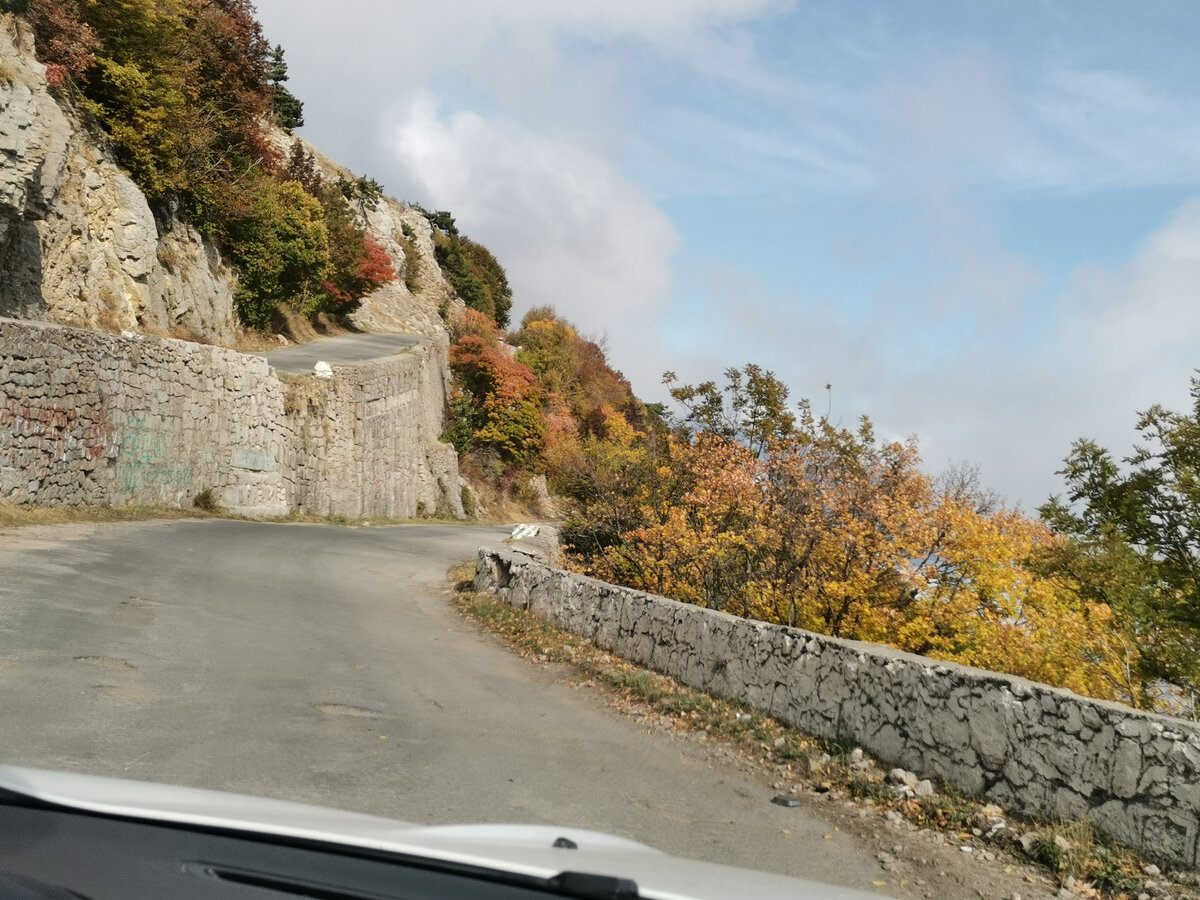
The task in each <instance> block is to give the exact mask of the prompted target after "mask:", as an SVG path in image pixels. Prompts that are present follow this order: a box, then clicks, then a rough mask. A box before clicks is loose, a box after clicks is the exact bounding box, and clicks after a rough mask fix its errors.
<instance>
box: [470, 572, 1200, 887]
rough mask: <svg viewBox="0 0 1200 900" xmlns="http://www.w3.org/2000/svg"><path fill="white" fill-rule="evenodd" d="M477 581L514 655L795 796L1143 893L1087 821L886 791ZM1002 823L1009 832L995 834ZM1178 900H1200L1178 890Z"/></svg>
mask: <svg viewBox="0 0 1200 900" xmlns="http://www.w3.org/2000/svg"><path fill="white" fill-rule="evenodd" d="M474 575H475V566H474V564H473V563H464V564H463V565H461V566H456V567H455V568H453V569H451V570H450V572H449V573H448V576H449V578H450V581H451V583H452V584H453V585H454V588H455V590H456V592H457V604H458V606H459V609H460V610H462V611H463V612H464V613H465V614H467V615H469V616H471V617H472V618H474V619H475V620H477V621H479V622H480V623H482V624H483V625H484V626H485V627H487V628H488V629H489V630H490V631H492V632H494V633H496V634H497V635H499V636H500V637H501V638H502V639H503V640H504V641H505V643H507V644H508V645H509V646H510V647H511V648H512V649H513V650H515V651H516V652H518V653H520V654H521V655H523V656H525V657H527V658H529V659H532V660H535V661H537V662H541V663H559V664H566V665H568V666H570V667H571V668H572V669H573V670H574V675H575V677H576V678H577V679H579V680H580V681H581V683H582V684H584V685H594V686H597V687H599V688H601V689H603V690H605V691H608V692H609V694H610V697H611V701H612V705H614V706H615V707H617V708H618V709H620V710H621V711H623V712H625V713H627V714H630V715H634V716H637V717H639V718H642V719H644V720H650V721H652V722H656V723H657V724H659V725H661V726H662V727H665V728H667V729H668V730H671V731H675V732H685V733H686V732H702V733H703V735H704V737H705V738H706V739H707V740H709V741H724V742H727V744H729V745H730V746H731V749H732V750H733V751H734V752H735V753H736V754H737V755H738V756H739V757H740V758H743V759H749V760H751V762H752V764H753V765H754V766H755V767H757V768H758V769H759V770H760V771H762V772H764V773H769V774H770V775H771V776H772V777H778V776H779V774H780V773H781V771H782V772H784V773H786V776H785V778H784V781H785V782H788V783H790V785H791V788H790V789H791V790H792V792H793V793H798V792H799V791H801V790H808V791H815V792H817V793H832V794H834V795H835V796H841V797H845V798H855V799H857V800H858V801H859V802H860V803H862V804H863V805H864V806H867V807H870V808H873V809H875V810H877V811H878V812H879V813H881V814H882V813H892V812H894V813H899V815H901V816H903V817H904V818H905V819H907V820H908V821H909V822H911V823H912V824H913V826H915V827H918V828H925V829H930V830H931V831H934V832H937V833H940V834H941V835H943V838H942V840H944V841H945V842H947V843H951V844H962V845H964V846H967V845H970V846H973V847H976V848H978V849H983V848H985V847H986V848H990V849H992V850H993V851H1000V852H1007V853H1010V854H1012V855H1013V856H1015V857H1017V858H1019V859H1022V860H1024V861H1025V862H1028V863H1034V864H1037V865H1039V866H1042V867H1043V868H1044V869H1045V870H1046V871H1047V872H1048V874H1050V875H1051V876H1052V877H1053V878H1055V879H1056V880H1057V881H1058V883H1059V884H1060V885H1062V886H1064V887H1066V888H1069V889H1070V892H1071V893H1073V894H1078V895H1080V896H1083V897H1101V896H1104V897H1116V898H1121V897H1124V898H1130V897H1136V896H1137V895H1138V893H1139V891H1141V890H1142V889H1143V888H1144V885H1145V878H1144V876H1143V875H1142V869H1143V866H1144V865H1145V860H1144V859H1142V858H1141V857H1140V856H1139V855H1138V854H1136V853H1134V852H1133V851H1132V850H1129V849H1127V848H1124V847H1119V846H1117V845H1115V844H1113V843H1111V842H1110V841H1107V840H1106V839H1104V838H1102V837H1101V836H1100V835H1099V834H1097V832H1096V831H1095V829H1094V828H1093V827H1092V826H1091V825H1090V824H1089V823H1086V822H1050V821H1040V822H1039V821H1032V820H1028V821H1018V820H1017V819H1016V818H1015V817H1014V816H1012V815H1011V814H1009V813H1002V811H1001V810H999V809H998V808H997V807H995V806H991V805H988V804H981V803H979V802H977V801H975V800H972V799H970V798H966V797H963V796H962V795H960V794H959V793H957V792H956V791H954V790H953V789H947V788H941V789H939V791H938V792H937V793H936V794H935V795H934V796H932V797H925V798H920V799H918V798H913V797H906V796H904V795H902V794H898V793H896V792H895V791H894V790H893V789H892V786H891V785H890V784H888V783H887V778H886V773H885V771H884V770H883V769H881V768H880V767H879V766H877V765H874V764H872V763H871V762H870V761H869V758H867V759H868V761H867V764H866V765H865V766H864V764H863V763H862V762H859V763H857V764H856V763H855V762H854V761H853V757H852V751H853V749H854V748H853V747H852V746H849V745H844V744H838V743H836V742H832V741H826V740H823V739H820V738H815V737H813V736H812V735H806V734H803V733H801V732H799V731H796V730H795V729H793V728H789V727H788V726H786V725H784V724H782V723H780V722H778V721H776V720H775V719H772V718H771V717H769V716H765V715H763V714H761V713H759V712H756V711H754V710H752V709H749V708H748V707H746V706H744V705H743V704H740V703H736V702H731V701H728V700H721V699H718V698H715V697H712V696H709V695H708V694H705V693H702V692H700V691H696V690H693V689H691V688H688V687H684V686H683V685H681V684H679V683H678V682H676V681H675V680H674V679H671V678H668V677H666V676H664V675H660V674H658V673H656V672H651V671H649V670H646V669H642V668H639V667H638V666H634V665H632V664H631V663H628V662H625V661H624V660H622V659H619V658H617V657H615V656H613V655H611V654H609V653H605V652H604V651H602V650H600V649H599V648H597V647H595V646H594V645H592V644H590V643H589V642H587V641H585V640H583V639H582V638H580V637H577V636H575V635H573V634H569V633H567V632H565V631H561V630H560V629H558V628H555V627H554V626H553V625H550V624H549V623H548V622H545V621H543V620H541V619H539V618H537V617H536V616H534V615H533V614H531V613H529V612H527V611H525V610H522V609H518V608H515V607H511V606H508V605H507V604H505V603H502V602H500V601H499V600H497V599H496V598H495V597H494V596H492V595H490V594H477V593H474V592H473V583H472V582H473V579H474ZM779 786H780V785H779V784H777V785H776V787H779ZM1000 819H1003V821H1004V823H1005V824H1004V827H1001V828H996V827H995V825H996V822H997V821H998V820H1000ZM1022 838H1024V840H1022ZM1179 877H1181V878H1184V879H1185V880H1186V878H1187V876H1179ZM1157 890H1159V892H1160V893H1161V888H1159V889H1157ZM1171 894H1172V896H1174V897H1176V898H1198V897H1200V893H1196V892H1195V891H1190V890H1189V889H1188V888H1185V887H1182V886H1180V885H1178V884H1176V885H1173V886H1172V888H1171Z"/></svg>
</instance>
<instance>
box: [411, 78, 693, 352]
mask: <svg viewBox="0 0 1200 900" xmlns="http://www.w3.org/2000/svg"><path fill="white" fill-rule="evenodd" d="M391 146H392V149H393V150H394V152H395V154H396V157H397V160H398V162H399V163H400V165H402V166H403V169H404V171H405V173H406V175H407V178H408V180H409V184H410V186H411V188H412V190H413V191H415V192H416V194H417V195H419V196H423V197H428V198H429V202H430V203H432V204H434V205H436V206H437V207H439V208H446V209H449V210H451V211H453V213H454V214H455V216H456V217H457V219H458V222H459V224H460V225H461V226H462V227H463V228H464V230H466V231H467V232H469V234H470V235H471V236H472V237H474V238H476V239H478V240H480V241H481V242H483V243H484V244H486V245H487V246H488V247H489V248H490V249H492V250H493V251H494V252H495V253H496V255H497V257H498V258H499V259H500V260H502V261H503V263H504V265H505V268H506V269H507V271H508V274H509V280H510V281H511V283H512V285H513V291H514V295H515V297H516V299H517V302H518V304H519V306H520V308H521V309H523V308H527V307H529V306H533V305H538V304H543V303H549V304H553V305H554V306H555V307H557V308H558V309H559V311H560V312H562V313H563V314H565V315H566V316H567V317H568V318H570V319H571V320H572V321H574V322H575V323H576V324H578V325H579V326H580V327H581V328H582V329H583V331H584V332H586V333H592V334H602V333H603V332H605V331H606V330H607V329H608V328H610V327H613V328H614V329H617V328H619V329H620V331H621V336H622V339H621V341H620V344H619V345H614V346H613V347H612V352H613V355H614V357H615V360H616V364H617V365H618V366H620V367H622V368H624V369H627V370H629V371H630V374H632V370H633V368H634V367H639V368H640V366H641V364H642V363H643V362H644V361H645V360H646V359H647V357H650V358H657V357H660V356H661V350H660V349H659V347H658V315H659V312H660V311H661V309H662V308H663V306H664V304H665V303H666V301H667V298H668V296H669V292H670V287H671V268H670V257H671V255H672V254H673V253H674V251H675V249H676V247H677V245H678V237H677V235H676V233H675V230H674V228H673V227H672V226H671V223H670V222H669V221H668V220H667V219H666V217H665V216H664V215H663V214H662V212H661V211H660V210H659V209H658V208H657V207H656V206H654V204H653V203H651V202H650V201H649V200H648V199H647V198H646V197H645V195H644V194H642V192H641V191H639V190H638V189H637V188H636V187H635V186H633V185H632V184H630V183H629V182H628V181H626V180H625V179H624V178H623V177H622V176H621V175H620V173H619V172H618V171H617V170H616V169H615V168H614V167H613V165H612V164H611V163H609V162H608V161H607V160H605V159H604V158H602V157H601V156H599V155H597V154H595V153H593V152H589V151H588V150H585V149H583V148H582V147H580V146H578V145H576V144H574V143H571V142H568V141H564V140H556V139H554V138H551V137H547V136H545V135H543V134H539V133H534V132H531V131H528V130H526V129H523V128H522V127H521V126H519V125H517V124H516V123H514V122H512V121H509V120H505V119H497V120H488V119H485V118H483V117H482V116H479V115H477V114H475V113H467V112H460V113H456V114H454V115H451V116H446V117H443V116H441V115H440V114H439V111H438V110H437V108H436V106H435V104H434V102H433V101H432V99H430V98H428V97H426V98H422V99H419V100H417V101H416V102H414V103H413V104H412V105H411V106H410V107H409V108H408V110H407V111H406V113H405V114H404V115H403V117H402V118H401V119H400V120H399V121H398V122H397V123H395V125H394V127H393V129H392V140H391ZM656 365H657V364H656Z"/></svg>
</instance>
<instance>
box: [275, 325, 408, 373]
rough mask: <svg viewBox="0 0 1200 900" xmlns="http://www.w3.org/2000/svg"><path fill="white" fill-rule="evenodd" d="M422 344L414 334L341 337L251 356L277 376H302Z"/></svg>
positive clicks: (321, 339)
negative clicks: (318, 368)
mask: <svg viewBox="0 0 1200 900" xmlns="http://www.w3.org/2000/svg"><path fill="white" fill-rule="evenodd" d="M423 340H425V339H424V338H423V337H421V336H420V335H414V334H343V335H338V336H337V337H329V338H320V339H319V340H315V341H309V342H308V343H306V344H293V345H292V346H291V347H283V348H281V349H279V350H269V351H267V352H265V353H254V354H252V355H253V356H265V357H266V358H267V361H268V362H269V363H270V364H271V365H272V366H274V367H275V368H276V369H279V370H280V371H281V372H292V373H295V374H297V375H302V374H304V373H306V372H311V371H312V370H313V366H315V365H316V364H317V363H318V362H320V361H324V362H327V363H329V364H330V365H335V366H336V365H339V364H347V363H356V362H363V361H365V360H368V359H379V358H380V357H383V356H392V355H393V354H396V353H400V352H402V351H404V350H407V349H408V348H409V347H412V346H415V345H416V344H419V343H420V342H421V341H423Z"/></svg>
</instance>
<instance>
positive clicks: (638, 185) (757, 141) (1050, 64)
mask: <svg viewBox="0 0 1200 900" xmlns="http://www.w3.org/2000/svg"><path fill="white" fill-rule="evenodd" d="M257 5H258V9H259V14H260V18H261V20H262V22H263V24H264V27H265V30H266V32H267V36H268V38H269V39H270V40H271V41H273V42H275V41H278V42H280V43H282V44H283V46H284V48H285V50H286V51H287V58H288V61H289V63H290V66H291V75H292V81H291V87H292V88H293V90H294V92H295V93H296V94H297V95H299V96H300V97H301V99H303V100H304V101H305V104H306V107H305V116H306V121H307V124H306V126H305V127H304V128H303V129H302V131H301V133H302V134H303V136H304V137H305V138H307V139H308V140H310V141H311V142H312V143H314V144H316V145H317V146H319V147H320V148H321V149H323V150H324V151H325V152H327V153H329V154H330V155H332V156H333V157H334V158H336V159H338V160H340V161H342V162H344V163H345V164H346V165H348V166H351V167H352V168H354V169H355V170H357V171H360V172H366V173H367V174H370V175H372V176H373V177H375V178H377V179H379V180H380V181H382V182H383V183H384V184H385V186H386V187H387V189H388V192H389V193H391V194H393V195H394V196H397V197H400V198H401V199H412V200H417V201H420V202H422V203H423V204H425V205H427V206H431V207H437V208H445V209H450V210H451V211H452V212H454V213H455V215H456V216H457V218H458V222H459V225H460V227H461V228H462V229H463V230H464V231H465V232H466V233H467V234H469V235H470V236H471V237H473V238H475V239H477V240H480V241H481V242H483V243H484V244H486V245H488V246H489V247H490V248H491V249H492V250H493V251H494V252H495V253H496V255H497V257H498V258H499V259H500V261H501V262H502V263H503V264H504V265H505V267H506V268H507V270H508V274H509V278H510V281H511V282H512V284H513V286H514V290H515V310H516V313H517V315H518V316H519V315H520V313H521V312H522V311H523V310H524V309H526V308H528V307H529V306H532V305H536V304H542V303H552V304H554V305H555V306H556V307H557V308H558V309H559V310H560V311H562V312H563V313H564V314H565V315H567V316H568V317H569V318H571V319H572V320H574V321H575V322H576V323H577V324H578V325H579V326H580V327H581V329H582V330H583V331H584V332H585V333H588V334H591V335H595V336H603V337H605V338H606V340H607V346H608V349H609V355H610V358H611V359H612V360H613V361H614V363H615V364H616V365H617V366H618V367H619V368H621V369H622V370H623V371H624V372H625V374H626V375H627V376H629V377H630V379H631V380H632V381H633V384H634V388H635V390H636V391H637V392H638V394H639V395H640V396H641V397H643V398H644V399H647V400H656V399H665V397H664V395H663V391H662V388H661V386H660V384H659V377H660V375H661V373H662V372H663V371H664V370H667V369H671V370H674V371H676V372H678V373H679V374H680V375H681V376H682V377H683V378H685V379H687V380H701V379H705V378H710V377H718V376H719V374H720V372H721V371H722V370H723V369H724V368H725V367H727V366H730V365H741V364H743V363H746V362H750V361H753V362H757V363H759V364H761V365H764V366H766V367H768V368H770V369H772V370H773V371H775V373H776V374H777V375H779V376H780V377H781V378H782V379H783V380H784V381H785V382H787V383H788V384H789V385H790V386H791V388H792V392H793V395H794V396H795V397H797V398H798V397H803V396H808V397H812V398H814V400H816V399H817V398H818V397H819V398H821V400H822V402H821V403H820V404H819V406H820V407H822V408H823V407H824V404H825V402H826V397H825V391H824V386H825V384H826V383H831V384H832V385H833V390H832V402H831V409H832V418H833V419H835V420H837V421H841V422H843V423H845V424H853V423H854V422H855V421H856V419H857V417H858V416H859V415H862V414H868V415H870V417H871V418H872V419H873V421H874V422H875V423H876V427H877V430H878V432H879V433H880V434H881V435H883V436H888V437H904V436H907V435H916V436H917V438H918V440H919V442H920V445H921V448H922V453H923V456H924V458H925V460H926V465H927V467H928V468H929V469H930V471H932V472H936V471H939V470H941V469H943V468H945V467H946V466H947V465H948V464H950V463H957V462H968V463H974V464H977V465H978V466H979V467H980V469H981V475H982V479H983V481H984V482H985V483H986V484H988V485H990V486H992V487H993V488H995V489H996V490H998V491H999V492H1000V493H1001V494H1003V495H1004V496H1005V497H1007V498H1008V499H1009V500H1010V501H1011V502H1020V503H1022V504H1023V505H1024V506H1025V507H1026V508H1027V509H1031V508H1032V507H1033V506H1034V505H1036V504H1037V503H1039V502H1041V501H1042V500H1044V499H1045V498H1046V496H1047V495H1049V494H1050V493H1051V492H1053V491H1055V490H1057V489H1058V488H1059V479H1058V477H1057V476H1056V475H1055V474H1054V471H1055V469H1056V468H1058V466H1059V465H1060V462H1061V459H1062V457H1063V455H1064V454H1065V453H1066V452H1067V450H1068V448H1069V445H1070V442H1071V441H1072V440H1073V439H1074V438H1076V437H1079V436H1082V435H1089V436H1093V437H1095V438H1097V439H1099V440H1100V441H1101V442H1102V443H1106V444H1108V445H1110V446H1112V447H1113V448H1114V449H1117V450H1119V451H1120V452H1122V453H1124V452H1126V451H1127V450H1128V449H1129V448H1130V447H1131V445H1132V442H1133V439H1134V433H1133V429H1132V425H1133V422H1134V418H1135V411H1136V410H1140V409H1144V408H1145V407H1147V406H1148V405H1150V404H1152V403H1156V402H1157V403H1162V404H1164V405H1166V406H1168V407H1173V408H1183V407H1185V406H1186V405H1187V404H1188V403H1189V399H1188V379H1189V377H1190V375H1191V374H1192V372H1193V369H1194V368H1195V367H1196V366H1197V365H1200V353H1197V347H1198V344H1200V303H1197V296H1196V295H1197V289H1198V288H1200V56H1198V55H1197V54H1196V53H1195V52H1194V48H1195V41H1196V38H1197V37H1198V36H1200V7H1198V6H1196V5H1195V4H1194V3H1190V2H1176V3H1171V2H1145V3H1138V4H1130V3H1118V2H1103V0H1097V2H1087V3H1084V2H1081V0H1071V2H1066V0H1064V2H1051V0H1041V2H1035V0H1029V2H1013V3H1005V4H997V3H994V2H952V0H945V2H936V3H935V2H925V3H918V2H895V0H891V2H885V0H878V2H865V0H863V2H858V0H838V2H821V3H817V2H808V3H805V2H787V0H637V2H635V0H570V2H562V0H494V2H483V0H474V2H466V0H463V2H457V3H440V4H439V3H429V2H422V3H413V2H407V0H403V2H397V0H344V2H343V3H341V4H339V6H338V12H337V13H334V12H332V8H331V7H330V6H329V4H328V3H327V2H325V0H258V3H257Z"/></svg>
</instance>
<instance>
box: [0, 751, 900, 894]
mask: <svg viewBox="0 0 1200 900" xmlns="http://www.w3.org/2000/svg"><path fill="white" fill-rule="evenodd" d="M0 789H3V790H7V791H11V792H13V793H16V794H20V795H23V796H26V797H30V798H35V799H37V800H39V801H42V802H44V803H49V804H53V805H55V806H61V807H67V808H71V809H77V810H81V811H86V812H91V813H98V814H102V815H111V816H120V817H123V818H130V819H143V820H151V821H156V822H171V823H177V824H180V825H189V826H196V827H201V828H216V829H228V830H233V831H240V832H250V833H256V834H261V835H275V836H279V837H281V838H287V839H292V840H305V841H318V842H321V843H326V844H336V845H343V846H347V847H358V848H364V849H369V850H373V851H381V852H385V853H396V854H402V855H405V856H410V857H412V856H415V857H421V858H427V859H434V860H440V861H444V862H447V863H452V864H458V865H469V866H477V867H481V868H486V869H494V870H499V871H503V872H512V873H519V874H523V875H530V876H534V877H538V878H550V877H553V876H554V875H556V874H558V873H560V872H563V871H574V872H590V873H593V874H599V875H611V876H617V877H620V878H628V879H632V880H633V881H635V882H637V884H638V888H639V892H640V896H643V897H650V898H659V900H719V898H739V900H740V898H745V897H761V898H784V897H787V898H797V897H800V898H804V897H814V898H816V897H821V898H831V900H863V898H866V897H876V898H877V897H878V896H879V895H878V894H874V893H864V892H860V891H855V890H852V889H848V888H839V887H834V886H831V885H826V884H820V883H817V882H810V881H805V880H802V879H795V878H789V877H786V876H782V875H774V874H770V873H765V872H756V871H752V870H747V869H738V868H734V867H730V866H723V865H718V864H715V863H706V862H702V861H698V860H691V859H682V858H679V857H673V856H668V855H667V854H664V853H662V852H660V851H658V850H655V849H654V848H652V847H649V846H647V845H645V844H641V843H638V842H636V841H631V840H627V839H625V838H621V837H617V836H615V835H610V834H604V833H601V832H596V831H588V830H585V829H579V828H567V827H558V826H547V825H520V824H490V823H489V824H470V825H434V826H429V825H418V824H414V823H412V822H404V821H399V820H395V819H386V818H382V817H380V816H371V815H365V814H362V813H354V812H346V811H343V810H335V809H327V808H324V807H319V806H309V805H307V804H302V803H291V802H288V801H283V800H269V799H265V798H260V797H249V796H246V795H243V794H231V793H225V792H221V791H210V790H202V789H199V788H186V787H176V786H171V785H163V784H155V783H151V782H144V781H128V780H124V779H117V778H106V777H102V776H97V775H82V774H78V773H70V772H53V771H47V770H42V769H29V768H21V767H16V766H0ZM560 838H565V839H566V842H568V843H569V844H574V845H575V846H574V847H573V848H564V847H561V846H558V847H556V846H555V842H556V841H557V842H558V843H559V844H562V843H564V842H563V841H561V840H559V839H560Z"/></svg>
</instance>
